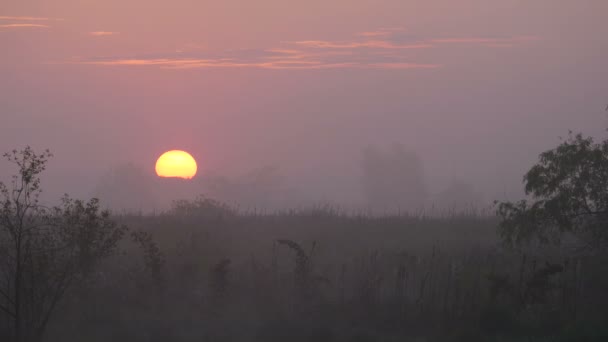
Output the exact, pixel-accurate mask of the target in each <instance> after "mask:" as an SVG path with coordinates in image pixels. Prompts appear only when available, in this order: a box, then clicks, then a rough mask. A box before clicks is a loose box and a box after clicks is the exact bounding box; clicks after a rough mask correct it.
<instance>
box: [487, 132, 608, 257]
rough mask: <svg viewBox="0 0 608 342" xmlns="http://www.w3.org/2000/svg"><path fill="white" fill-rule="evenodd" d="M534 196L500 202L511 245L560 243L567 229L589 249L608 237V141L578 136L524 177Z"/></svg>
mask: <svg viewBox="0 0 608 342" xmlns="http://www.w3.org/2000/svg"><path fill="white" fill-rule="evenodd" d="M524 184H525V192H526V195H529V196H530V197H531V200H521V201H519V202H515V203H511V202H503V203H498V215H499V217H500V218H501V223H500V226H499V232H500V234H501V236H502V238H503V239H504V241H505V242H506V243H507V244H511V245H512V244H517V243H522V242H526V241H531V240H536V241H538V242H540V243H543V244H546V243H552V242H554V243H559V242H560V241H561V240H562V238H563V236H564V235H565V234H567V235H570V236H573V237H575V238H577V239H578V240H579V241H581V242H582V243H583V246H584V247H585V248H587V249H592V250H596V251H597V250H599V249H603V248H605V247H606V246H607V244H606V242H608V140H604V141H602V142H600V143H596V142H594V140H593V138H592V137H583V136H582V135H581V134H577V135H573V134H572V132H570V134H569V136H568V138H567V139H566V140H564V141H563V142H562V143H561V144H560V145H559V146H557V147H556V148H554V149H552V150H548V151H546V152H543V153H542V154H541V155H540V157H539V161H538V163H537V164H536V165H534V166H533V167H532V168H531V169H530V170H529V171H528V172H527V173H526V174H525V176H524Z"/></svg>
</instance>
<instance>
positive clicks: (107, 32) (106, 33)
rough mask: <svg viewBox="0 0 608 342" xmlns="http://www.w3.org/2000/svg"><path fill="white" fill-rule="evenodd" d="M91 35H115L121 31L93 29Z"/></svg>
mask: <svg viewBox="0 0 608 342" xmlns="http://www.w3.org/2000/svg"><path fill="white" fill-rule="evenodd" d="M89 34H90V35H91V36H95V37H103V36H114V35H117V34H120V32H111V31H93V32H89Z"/></svg>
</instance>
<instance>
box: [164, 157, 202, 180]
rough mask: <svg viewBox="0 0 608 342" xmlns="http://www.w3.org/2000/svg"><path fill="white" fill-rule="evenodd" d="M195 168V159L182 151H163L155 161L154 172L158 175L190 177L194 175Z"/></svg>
mask: <svg viewBox="0 0 608 342" xmlns="http://www.w3.org/2000/svg"><path fill="white" fill-rule="evenodd" d="M196 170H197V166H196V161H195V160H194V158H193V157H192V156H191V155H190V154H189V153H188V152H184V151H179V150H172V151H168V152H165V153H163V155H161V156H160V157H159V158H158V160H157V161H156V174H157V175H158V176H159V177H173V178H183V179H191V178H192V177H194V176H195V175H196Z"/></svg>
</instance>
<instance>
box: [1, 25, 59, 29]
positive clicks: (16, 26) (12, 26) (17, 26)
mask: <svg viewBox="0 0 608 342" xmlns="http://www.w3.org/2000/svg"><path fill="white" fill-rule="evenodd" d="M20 27H43V28H45V27H50V26H48V25H42V24H4V25H0V28H20Z"/></svg>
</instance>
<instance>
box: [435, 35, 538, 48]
mask: <svg viewBox="0 0 608 342" xmlns="http://www.w3.org/2000/svg"><path fill="white" fill-rule="evenodd" d="M539 39H540V38H539V37H536V36H518V37H508V38H484V37H464V38H435V39H431V40H430V42H431V43H437V44H450V43H452V44H485V45H505V44H508V45H511V46H512V45H513V44H516V43H523V42H531V41H536V40H539Z"/></svg>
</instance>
